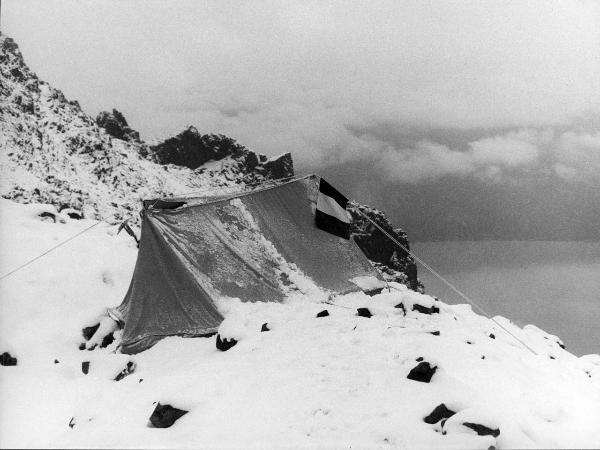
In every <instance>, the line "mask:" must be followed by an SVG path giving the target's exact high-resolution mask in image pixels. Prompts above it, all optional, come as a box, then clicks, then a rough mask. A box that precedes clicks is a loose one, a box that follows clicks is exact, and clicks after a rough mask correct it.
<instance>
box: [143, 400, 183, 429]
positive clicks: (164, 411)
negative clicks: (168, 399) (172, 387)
mask: <svg viewBox="0 0 600 450" xmlns="http://www.w3.org/2000/svg"><path fill="white" fill-rule="evenodd" d="M188 412H189V411H186V410H184V409H179V408H174V407H173V406H171V405H161V404H160V403H158V404H157V405H156V408H154V412H152V415H151V416H150V423H151V424H152V426H153V427H154V428H169V427H170V426H171V425H173V424H174V423H175V422H176V421H177V420H178V419H179V418H180V417H182V416H184V415H186V414H187V413H188Z"/></svg>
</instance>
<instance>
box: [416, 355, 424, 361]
mask: <svg viewBox="0 0 600 450" xmlns="http://www.w3.org/2000/svg"><path fill="white" fill-rule="evenodd" d="M415 361H417V362H421V361H423V357H422V356H419V357H418V358H417V359H415Z"/></svg>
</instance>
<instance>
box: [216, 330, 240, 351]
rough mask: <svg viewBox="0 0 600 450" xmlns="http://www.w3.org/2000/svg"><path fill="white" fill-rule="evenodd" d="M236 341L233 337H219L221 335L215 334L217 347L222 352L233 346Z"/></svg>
mask: <svg viewBox="0 0 600 450" xmlns="http://www.w3.org/2000/svg"><path fill="white" fill-rule="evenodd" d="M237 343H238V341H236V340H235V339H227V338H225V339H221V335H220V334H217V348H218V349H219V350H221V351H222V352H226V351H227V350H229V349H230V348H231V347H233V346H235V345H236V344H237Z"/></svg>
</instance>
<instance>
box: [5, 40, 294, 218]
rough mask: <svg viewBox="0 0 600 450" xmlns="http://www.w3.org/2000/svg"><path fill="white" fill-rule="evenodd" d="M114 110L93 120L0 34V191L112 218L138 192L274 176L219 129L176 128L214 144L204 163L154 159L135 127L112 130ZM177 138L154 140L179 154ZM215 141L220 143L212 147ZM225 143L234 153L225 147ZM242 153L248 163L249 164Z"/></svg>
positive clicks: (201, 188) (210, 187)
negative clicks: (40, 75) (212, 154)
mask: <svg viewBox="0 0 600 450" xmlns="http://www.w3.org/2000/svg"><path fill="white" fill-rule="evenodd" d="M115 117H116V118H117V119H119V120H121V121H124V120H125V119H124V118H123V117H122V115H120V114H119V113H118V112H116V111H113V113H112V114H111V113H103V114H100V115H99V117H98V119H97V121H98V123H99V124H101V125H102V126H99V125H98V123H97V122H96V121H95V120H94V119H93V118H92V117H90V116H88V115H87V114H86V113H85V112H83V110H82V109H81V108H80V106H79V104H78V103H77V102H76V101H69V100H67V99H66V98H65V96H64V95H63V93H62V92H61V91H59V90H58V89H55V88H54V87H52V86H50V85H49V84H48V83H46V82H45V81H42V80H40V79H39V78H38V77H37V76H36V75H35V73H33V72H32V71H31V70H30V69H29V68H28V67H27V65H26V64H25V62H24V60H23V57H22V55H21V52H20V51H19V49H18V47H17V44H16V43H15V42H14V41H13V40H12V39H10V38H9V37H6V36H4V35H2V34H0V150H1V151H0V169H1V171H0V195H1V196H2V197H4V198H10V199H13V200H15V201H18V202H22V203H32V202H38V203H49V204H53V205H55V206H57V207H59V208H60V207H71V208H75V209H77V210H80V211H83V213H84V215H85V216H86V217H88V218H96V219H98V218H102V219H104V220H107V221H109V222H113V223H114V222H117V221H120V220H122V219H123V218H124V217H126V216H132V217H133V218H134V220H136V219H137V211H138V210H139V207H140V200H141V199H144V198H155V197H159V196H172V195H180V194H190V193H192V192H198V193H202V192H207V191H210V192H212V193H215V192H216V191H218V189H219V188H221V189H225V190H227V186H233V187H235V186H238V187H239V186H240V185H242V186H243V183H255V182H260V181H264V180H265V179H269V178H276V176H274V175H276V174H277V173H276V172H277V171H275V170H268V169H269V164H271V166H274V165H273V163H272V162H271V161H269V160H267V158H266V157H264V156H262V155H258V154H255V153H254V152H251V151H250V150H248V149H246V148H245V147H242V146H240V145H239V144H236V143H235V141H233V140H231V139H229V138H226V137H224V136H219V135H207V136H202V135H200V134H199V133H198V132H197V130H195V129H194V130H192V131H190V130H191V128H190V129H188V130H186V131H185V132H184V133H182V135H184V134H185V133H187V134H185V135H186V136H190V137H191V142H192V144H193V143H194V139H196V140H197V141H199V142H206V143H207V145H209V146H210V149H211V150H214V149H216V151H215V157H214V158H213V160H209V159H210V157H207V158H208V159H207V158H205V159H204V160H203V162H207V164H205V165H203V166H202V167H194V170H192V169H190V168H189V167H185V166H179V165H173V164H157V163H156V159H157V158H155V157H154V154H153V147H152V146H149V145H147V144H146V143H144V142H143V141H141V140H139V139H137V138H135V139H134V138H130V137H131V136H132V134H133V135H134V136H136V133H135V132H133V131H132V130H131V129H129V128H127V130H128V131H127V133H126V136H123V135H122V134H118V133H117V132H115V127H116V129H117V131H118V127H119V126H120V125H121V124H120V123H119V120H115ZM125 125H126V123H125ZM109 132H111V133H112V135H111V134H109ZM115 136H119V137H120V138H119V137H115ZM178 139H179V136H178V137H174V138H170V139H169V140H167V141H165V143H163V144H158V145H157V146H156V147H157V148H159V149H164V148H168V149H169V150H171V151H172V152H175V153H176V154H181V152H182V151H181V150H180V149H179V148H178V147H177V145H176V144H177V143H178V142H179V141H178ZM207 140H208V141H207ZM230 141H233V144H235V146H234V145H233V144H232V143H231V142H230ZM223 142H226V143H227V145H228V147H227V148H225V149H224V150H223V151H221V152H219V151H218V149H220V148H221V147H222V145H221V144H222V143H223ZM168 143H171V146H170V147H169V146H168ZM220 145H221V147H219V146H220ZM233 148H235V150H236V153H235V154H231V155H230V154H228V153H227V150H229V149H233ZM163 153H164V154H166V153H167V150H164V151H163ZM288 157H289V155H288ZM163 159H164V158H163ZM216 159H218V161H217V160H216ZM250 160H252V161H255V162H254V164H251V165H249V164H248V161H250ZM169 162H170V161H169ZM289 164H290V167H289V170H290V171H291V173H289V174H293V168H292V167H291V158H289ZM265 166H266V167H265ZM271 169H273V167H271ZM286 175H288V174H287V173H286V174H284V176H286Z"/></svg>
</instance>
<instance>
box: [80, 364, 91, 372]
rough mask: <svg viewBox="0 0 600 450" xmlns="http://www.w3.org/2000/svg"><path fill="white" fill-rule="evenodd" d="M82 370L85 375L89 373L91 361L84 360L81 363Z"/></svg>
mask: <svg viewBox="0 0 600 450" xmlns="http://www.w3.org/2000/svg"><path fill="white" fill-rule="evenodd" d="M81 371H82V372H83V374H84V375H87V374H88V373H89V371H90V362H89V361H83V362H82V363H81Z"/></svg>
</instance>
